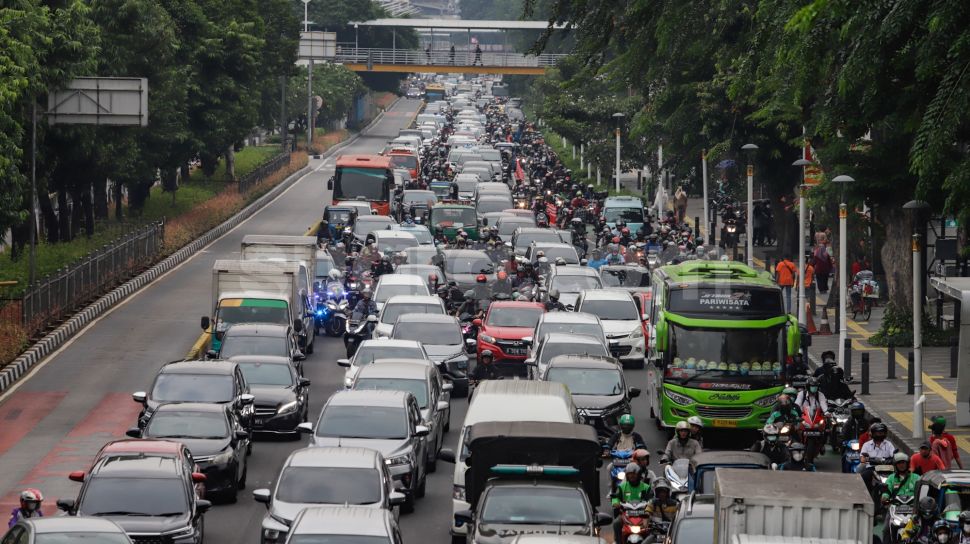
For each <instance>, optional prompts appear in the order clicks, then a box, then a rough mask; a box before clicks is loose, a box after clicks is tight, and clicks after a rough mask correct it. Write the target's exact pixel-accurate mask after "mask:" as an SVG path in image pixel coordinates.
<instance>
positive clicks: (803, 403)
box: [795, 376, 829, 418]
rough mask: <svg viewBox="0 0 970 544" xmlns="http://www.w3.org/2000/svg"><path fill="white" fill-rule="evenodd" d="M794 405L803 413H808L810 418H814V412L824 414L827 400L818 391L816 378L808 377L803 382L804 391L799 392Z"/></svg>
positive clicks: (826, 408)
mask: <svg viewBox="0 0 970 544" xmlns="http://www.w3.org/2000/svg"><path fill="white" fill-rule="evenodd" d="M795 404H797V405H798V407H799V408H801V409H802V410H804V411H805V412H808V414H809V417H810V418H814V417H815V413H816V411H821V412H822V413H825V412H826V411H827V410H828V406H829V405H828V399H827V398H825V394H824V393H822V391H821V390H820V389H819V379H818V378H816V377H815V376H809V378H808V379H807V380H805V389H804V390H802V391H799V393H798V396H797V397H795Z"/></svg>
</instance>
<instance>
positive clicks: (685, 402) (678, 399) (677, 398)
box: [664, 389, 694, 406]
mask: <svg viewBox="0 0 970 544" xmlns="http://www.w3.org/2000/svg"><path fill="white" fill-rule="evenodd" d="M664 394H665V395H667V398H668V399H670V400H672V401H673V402H675V403H676V404H679V405H681V406H690V405H691V404H694V399H692V398H690V397H688V396H687V395H681V394H680V393H677V392H674V391H671V390H670V389H664Z"/></svg>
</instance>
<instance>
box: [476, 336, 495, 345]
mask: <svg viewBox="0 0 970 544" xmlns="http://www.w3.org/2000/svg"><path fill="white" fill-rule="evenodd" d="M478 338H479V339H481V341H482V342H488V343H489V344H494V343H495V338H493V337H491V336H489V335H487V334H480V335H478Z"/></svg>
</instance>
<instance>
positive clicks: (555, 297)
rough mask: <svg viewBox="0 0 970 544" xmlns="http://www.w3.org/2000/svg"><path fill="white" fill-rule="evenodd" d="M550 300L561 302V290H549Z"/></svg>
mask: <svg viewBox="0 0 970 544" xmlns="http://www.w3.org/2000/svg"><path fill="white" fill-rule="evenodd" d="M549 299H550V300H559V289H550V290H549ZM631 417H632V416H631Z"/></svg>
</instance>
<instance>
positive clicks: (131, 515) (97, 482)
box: [57, 453, 212, 544]
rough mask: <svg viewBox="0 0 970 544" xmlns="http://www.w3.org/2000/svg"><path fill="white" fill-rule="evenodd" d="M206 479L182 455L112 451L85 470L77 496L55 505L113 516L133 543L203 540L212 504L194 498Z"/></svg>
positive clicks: (178, 543) (195, 543) (70, 511)
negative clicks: (199, 484)
mask: <svg viewBox="0 0 970 544" xmlns="http://www.w3.org/2000/svg"><path fill="white" fill-rule="evenodd" d="M204 478H205V477H204V476H203V475H202V474H198V475H196V474H193V473H192V472H191V471H190V469H189V468H188V467H187V465H186V463H184V462H183V461H182V460H181V459H179V458H178V457H172V456H156V455H152V454H151V453H147V454H144V455H131V454H128V453H119V454H111V453H108V454H105V455H104V456H102V457H100V458H99V459H98V460H97V461H96V462H95V464H94V466H93V467H92V468H91V470H90V471H89V472H87V473H82V474H81V478H79V479H83V484H82V485H81V491H80V492H79V493H78V496H77V499H76V500H75V499H60V500H58V501H57V507H58V508H59V509H61V510H64V511H65V512H67V513H68V514H69V515H72V516H94V517H99V518H105V519H108V520H111V521H113V522H115V523H117V524H118V525H120V526H121V528H122V529H124V530H125V532H126V533H127V534H128V536H129V537H130V538H131V540H132V541H133V542H134V543H135V544H139V543H145V544H149V543H152V544H153V543H157V542H165V543H167V544H202V542H203V539H204V523H203V515H204V514H205V512H206V511H207V510H208V509H209V507H210V506H211V505H212V503H211V502H209V501H207V500H203V499H199V498H197V497H196V492H195V481H196V480H197V479H199V480H201V479H204ZM72 479H74V476H73V475H72Z"/></svg>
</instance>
